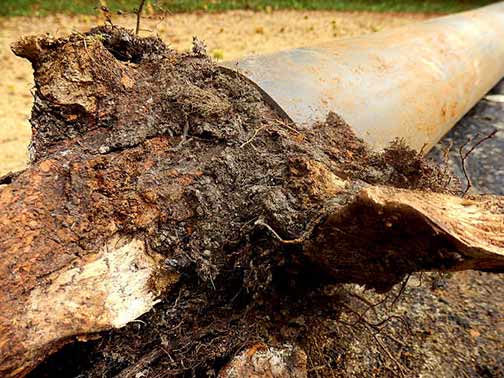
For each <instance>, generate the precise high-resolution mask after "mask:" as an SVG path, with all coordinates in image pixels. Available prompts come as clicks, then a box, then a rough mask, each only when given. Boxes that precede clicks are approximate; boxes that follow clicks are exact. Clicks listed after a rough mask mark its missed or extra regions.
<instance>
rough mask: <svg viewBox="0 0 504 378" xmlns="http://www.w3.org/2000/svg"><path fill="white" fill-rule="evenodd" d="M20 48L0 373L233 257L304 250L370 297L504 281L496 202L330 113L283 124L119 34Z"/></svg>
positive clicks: (204, 68) (8, 373)
mask: <svg viewBox="0 0 504 378" xmlns="http://www.w3.org/2000/svg"><path fill="white" fill-rule="evenodd" d="M13 50H14V52H15V53H16V54H18V55H20V56H23V57H25V58H27V59H29V60H30V61H31V62H32V64H33V68H34V77H35V83H36V93H35V100H34V109H33V113H32V119H31V123H32V127H33V139H32V144H31V152H32V164H31V165H30V167H29V168H28V169H27V170H25V171H24V172H22V173H21V174H19V176H17V177H13V178H11V179H9V180H5V181H6V182H9V183H8V184H6V185H3V186H2V187H1V189H0V190H1V191H0V209H1V212H0V287H1V289H0V314H1V315H0V375H2V376H5V377H22V376H24V375H26V374H27V373H28V372H29V371H30V370H32V369H33V368H34V367H35V366H36V365H37V364H38V363H39V362H40V361H42V360H43V359H44V358H45V357H47V356H48V355H49V354H51V353H53V352H54V351H56V350H58V349H59V348H60V347H61V346H62V345H64V344H66V343H68V342H70V341H72V340H74V339H75V338H84V339H85V338H86V337H92V336H90V335H92V334H93V333H96V332H100V331H103V330H107V329H111V328H118V327H122V326H124V325H125V324H127V323H128V322H131V321H134V320H135V319H136V318H138V317H139V316H140V315H142V314H144V313H146V312H148V311H149V310H150V309H151V308H152V307H153V306H154V305H155V304H156V303H157V301H158V300H159V298H160V297H163V296H166V295H169V291H170V288H172V287H173V286H174V285H175V284H176V283H177V282H178V281H179V278H180V276H181V275H182V274H196V275H198V276H199V277H200V278H201V280H202V282H207V283H211V284H213V282H214V280H215V279H216V278H217V277H222V276H223V275H224V276H225V274H226V273H225V272H226V269H229V268H230V267H233V266H234V265H233V263H234V262H235V260H234V259H236V257H235V256H236V255H237V254H238V255H240V257H239V259H241V260H240V261H241V263H242V266H247V264H248V263H250V261H252V259H254V258H255V256H258V255H260V253H259V252H258V251H259V250H265V249H267V250H273V251H275V253H273V254H271V256H272V257H270V258H271V259H272V264H278V263H279V261H280V256H285V255H286V254H297V255H296V256H298V257H299V259H298V261H297V263H301V267H302V266H303V264H304V263H306V264H309V265H310V270H311V272H312V273H313V269H315V272H320V273H321V276H320V281H321V282H320V283H321V284H322V283H323V282H331V283H335V282H352V283H358V284H362V285H366V286H368V287H370V288H374V289H377V290H379V291H386V290H388V289H390V288H391V287H392V285H394V284H395V283H397V282H400V280H401V279H402V278H403V277H404V276H405V275H407V274H410V273H412V272H416V271H427V270H442V271H453V270H462V269H480V270H485V271H496V272H497V271H498V272H502V271H504V237H503V235H504V233H503V227H504V226H503V225H504V214H503V212H504V201H503V200H502V198H500V197H492V196H474V197H471V198H459V197H456V196H453V195H450V194H445V193H434V192H432V191H433V190H434V191H436V190H437V191H449V190H450V189H449V187H448V186H447V185H444V186H441V187H439V186H438V181H437V179H438V178H439V177H442V172H441V171H440V170H436V169H435V168H432V167H430V166H427V165H426V164H427V163H426V162H423V161H421V160H419V159H420V158H419V157H418V156H413V155H411V151H408V150H407V149H405V148H404V147H400V148H399V147H398V148H397V149H395V150H390V151H388V152H386V153H384V154H376V153H372V152H370V151H369V150H367V149H366V147H365V146H364V145H363V143H362V142H361V141H359V140H358V139H356V138H355V137H354V136H353V135H352V133H351V130H350V128H349V127H348V126H347V125H346V124H344V122H343V121H342V120H341V119H339V118H338V117H337V116H336V115H331V116H329V118H328V121H327V122H326V123H324V124H320V125H314V126H313V127H312V128H309V129H307V128H303V127H298V126H296V125H292V124H289V123H288V122H287V121H285V120H284V119H282V118H281V116H280V115H278V114H277V113H276V111H275V110H274V109H273V108H271V107H270V106H269V105H268V104H267V103H266V102H265V101H264V100H263V98H262V96H261V94H260V93H259V92H258V91H257V89H256V88H255V87H254V86H253V85H252V84H250V83H249V82H248V81H247V80H246V79H245V78H243V77H241V76H240V75H239V74H234V73H230V72H229V71H227V70H222V69H220V68H219V67H218V66H216V65H214V64H213V63H212V62H211V61H210V60H209V59H208V58H207V57H206V56H204V55H202V54H201V52H200V51H194V52H192V53H185V54H179V53H175V52H174V51H171V50H170V49H168V48H167V47H166V46H165V45H164V44H163V43H162V42H161V41H159V40H157V39H155V38H147V39H141V38H137V37H135V36H134V35H133V34H132V33H130V32H127V31H125V30H122V29H119V28H113V27H102V28H98V29H95V30H92V31H91V32H89V33H87V34H84V35H82V34H74V35H72V36H70V37H67V38H63V39H58V40H53V39H51V38H49V37H30V38H25V39H23V40H21V41H20V42H18V43H17V44H15V45H14V46H13ZM398 151H399V152H401V153H402V154H403V155H401V156H402V157H403V158H404V159H405V164H406V165H408V169H410V168H411V167H412V166H414V167H416V168H417V169H416V170H415V171H414V172H413V173H408V174H409V176H408V177H407V180H406V181H404V180H402V181H401V180H399V179H400V178H402V179H404V178H405V176H404V175H405V174H406V173H404V172H405V170H402V168H401V167H399V166H398V165H397V164H395V163H391V162H390V161H389V160H388V159H389V157H390V153H393V152H396V153H397V152H398ZM387 154H388V155H387ZM408 154H409V155H408ZM408 159H409V160H408ZM410 160H411V161H410ZM410 163H411V164H410ZM412 164H413V165H412ZM378 168H379V169H380V172H381V173H380V174H379V177H377V175H376V170H377V169H378ZM427 168H428V169H427ZM401 170H402V171H401ZM408 172H409V171H408ZM442 178H443V177H442ZM403 182H407V184H404V183H403ZM391 185H392V186H391ZM393 186H395V187H393ZM398 186H399V187H402V188H397V187H398ZM405 188H410V189H405ZM422 190H423V191H422ZM258 240H259V241H258ZM264 240H266V241H267V242H266V244H265V243H264ZM256 241H257V242H256ZM249 265H250V264H249ZM292 268H293V269H297V270H298V271H299V270H300V271H301V273H302V268H300V267H299V266H297V265H295V266H293V267H292ZM322 273H323V274H322ZM266 284H267V282H266ZM258 287H259V286H258ZM257 290H259V289H257ZM222 376H226V375H222ZM228 376H229V375H228ZM300 376H301V375H300Z"/></svg>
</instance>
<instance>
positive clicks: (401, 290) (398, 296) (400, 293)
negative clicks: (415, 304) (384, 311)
mask: <svg viewBox="0 0 504 378" xmlns="http://www.w3.org/2000/svg"><path fill="white" fill-rule="evenodd" d="M410 277H411V273H409V274H408V275H407V276H406V278H405V279H404V281H403V282H402V285H401V288H400V289H399V292H398V293H397V295H396V296H395V298H394V300H393V301H392V304H391V305H390V308H393V307H394V305H395V304H396V302H397V301H398V299H399V298H400V297H401V295H402V293H404V289H406V285H407V284H408V281H409V279H410Z"/></svg>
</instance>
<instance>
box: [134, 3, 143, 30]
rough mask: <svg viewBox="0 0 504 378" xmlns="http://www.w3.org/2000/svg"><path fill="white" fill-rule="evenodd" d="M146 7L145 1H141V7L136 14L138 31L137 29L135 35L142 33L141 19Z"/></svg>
mask: <svg viewBox="0 0 504 378" xmlns="http://www.w3.org/2000/svg"><path fill="white" fill-rule="evenodd" d="M144 5H145V0H141V1H140V5H139V7H138V9H137V11H136V12H135V13H136V29H135V34H136V35H138V32H139V31H140V19H141V18H142V10H143V7H144Z"/></svg>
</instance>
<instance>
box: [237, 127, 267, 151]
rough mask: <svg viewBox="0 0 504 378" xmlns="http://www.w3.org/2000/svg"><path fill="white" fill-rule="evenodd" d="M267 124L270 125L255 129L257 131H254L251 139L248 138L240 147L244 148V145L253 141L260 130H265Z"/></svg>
mask: <svg viewBox="0 0 504 378" xmlns="http://www.w3.org/2000/svg"><path fill="white" fill-rule="evenodd" d="M266 126H268V125H264V126H261V127H259V128H258V129H256V130H255V132H254V135H252V137H251V138H250V139H249V140H247V141H246V142H244V143H243V144H242V145H241V146H240V148H243V147H245V146H246V145H247V144H249V143H250V142H252V141H253V140H254V139H255V137H256V136H257V134H259V132H260V131H261V130H263V129H264V128H266Z"/></svg>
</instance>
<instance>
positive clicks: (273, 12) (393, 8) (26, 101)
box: [0, 0, 493, 176]
mask: <svg viewBox="0 0 504 378" xmlns="http://www.w3.org/2000/svg"><path fill="white" fill-rule="evenodd" d="M492 2H493V1H488V0H466V1H464V0H459V1H456V0H432V1H414V0H406V1H395V0H378V1H371V0H357V1H350V0H315V1H308V0H274V1H263V0H236V1H231V0H230V1H228V0H221V1H218V0H213V1H211V0H210V1H198V0H196V1H190V0H171V1H170V0H157V1H156V0H146V1H145V4H144V7H143V13H142V23H141V34H142V35H158V36H159V37H160V38H161V39H163V40H164V41H165V42H166V43H168V44H169V45H170V46H171V47H173V48H175V49H179V50H185V49H188V48H190V47H191V41H192V37H193V36H197V37H198V38H199V39H201V40H203V41H204V42H205V43H206V44H207V46H208V49H207V50H208V52H209V54H210V55H211V56H212V57H213V58H214V59H216V60H231V59H235V58H238V57H242V56H244V55H249V54H258V53H265V52H272V51H275V50H280V49H286V48H292V47H300V46H306V45H313V44H316V43H320V42H325V41H328V40H330V39H334V38H342V37H347V36H355V35H360V34H365V33H373V32H376V31H379V30H383V29H387V28H392V27H397V26H400V25H404V24H407V23H410V22H414V21H418V20H423V19H427V18H429V17H434V16H438V15H440V14H446V13H452V12H458V11H463V10H468V9H471V8H475V7H479V6H482V5H487V4H490V3H492ZM0 3H1V4H0V91H1V93H2V95H1V96H0V176H1V175H3V174H5V173H8V172H9V171H16V170H20V169H23V168H24V167H25V166H26V164H27V160H28V156H27V146H28V143H29V139H30V127H29V122H28V119H29V117H30V110H31V105H32V95H31V89H32V86H33V80H32V71H31V67H30V64H29V63H28V62H27V61H25V60H23V59H20V58H17V57H15V56H14V54H12V52H11V51H10V47H9V45H10V44H11V43H12V42H14V41H15V40H17V39H18V38H19V37H20V36H22V35H27V34H41V33H51V34H52V35H54V36H63V35H65V34H68V33H69V32H72V31H85V30H88V29H90V28H91V27H93V26H95V25H100V24H103V23H104V22H106V20H107V19H108V18H109V19H111V21H112V23H113V24H118V25H121V26H125V27H128V28H131V29H133V28H134V27H135V19H136V16H135V11H136V10H137V8H138V7H139V4H140V0H113V1H110V0H109V1H106V0H96V1H89V0H2V1H1V2H0Z"/></svg>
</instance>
